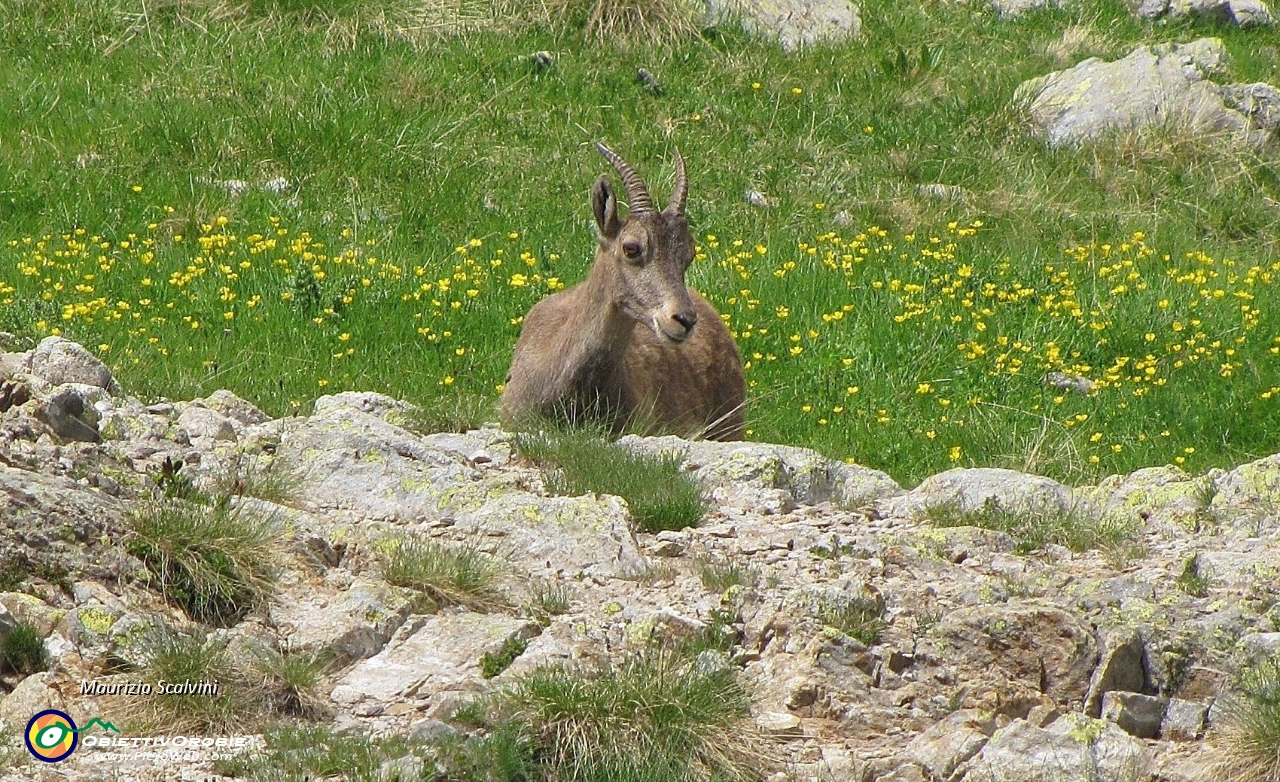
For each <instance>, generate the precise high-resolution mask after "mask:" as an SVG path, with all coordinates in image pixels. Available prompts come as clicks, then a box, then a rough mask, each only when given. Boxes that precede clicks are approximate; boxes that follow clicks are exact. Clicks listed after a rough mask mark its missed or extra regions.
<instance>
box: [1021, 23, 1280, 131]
mask: <svg viewBox="0 0 1280 782" xmlns="http://www.w3.org/2000/svg"><path fill="white" fill-rule="evenodd" d="M1225 58H1226V52H1225V50H1224V48H1223V46H1222V42H1221V41H1220V40H1218V39H1217V38H1201V39H1199V40H1195V41H1192V42H1190V43H1185V44H1158V45H1155V46H1143V47H1139V48H1138V49H1135V50H1134V51H1133V52H1131V53H1130V54H1129V55H1128V56H1126V57H1124V58H1123V59H1120V60H1116V61H1114V62H1104V61H1102V60H1099V59H1097V58H1092V59H1088V60H1085V61H1084V62H1082V63H1080V64H1078V65H1076V66H1075V67H1074V68H1071V69H1069V70H1065V71H1056V72H1054V73H1050V74H1048V75H1047V76H1041V77H1038V78H1035V79H1031V80H1029V81H1026V82H1024V83H1023V84H1022V85H1021V86H1020V87H1019V88H1018V93H1017V94H1018V99H1019V100H1020V101H1023V102H1024V103H1025V104H1026V106H1027V109H1028V113H1029V115H1030V119H1031V122H1032V124H1033V125H1034V126H1035V127H1036V128H1038V129H1039V131H1040V132H1041V133H1042V134H1043V135H1044V137H1045V139H1046V140H1047V141H1048V143H1049V145H1050V146H1052V147H1060V146H1067V145H1073V144H1080V143H1083V142H1086V141H1094V140H1097V139H1098V138H1100V137H1101V136H1102V135H1103V134H1105V133H1109V132H1112V131H1117V130H1128V129H1131V128H1137V127H1143V126H1172V127H1177V128H1183V129H1186V130H1188V131H1190V132H1194V133H1205V132H1227V133H1232V134H1235V135H1237V136H1239V137H1240V138H1241V139H1242V140H1243V141H1245V142H1247V143H1250V144H1261V143H1264V142H1265V141H1267V139H1268V138H1269V136H1270V133H1269V132H1268V131H1266V130H1265V129H1263V128H1261V127H1259V126H1256V125H1255V124H1254V122H1253V121H1252V119H1251V117H1250V116H1247V115H1246V114H1244V113H1241V111H1239V110H1237V109H1234V108H1231V107H1230V106H1228V105H1227V104H1226V102H1225V101H1224V98H1223V91H1222V88H1220V87H1219V86H1218V85H1216V84H1214V83H1213V82H1212V81H1210V78H1211V77H1213V76H1215V75H1217V74H1218V73H1220V72H1221V71H1222V68H1223V65H1224V61H1225Z"/></svg>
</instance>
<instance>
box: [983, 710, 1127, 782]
mask: <svg viewBox="0 0 1280 782" xmlns="http://www.w3.org/2000/svg"><path fill="white" fill-rule="evenodd" d="M1147 762H1148V760H1147V751H1146V749H1145V747H1143V745H1142V743H1141V742H1139V741H1138V740H1137V739H1135V738H1133V737H1132V736H1129V735H1127V734H1125V733H1123V732H1121V731H1120V729H1119V728H1117V727H1115V726H1114V725H1111V724H1110V723H1104V722H1096V721H1093V720H1089V719H1088V718H1078V719H1070V718H1064V719H1060V720H1058V721H1057V722H1055V723H1053V725H1051V726H1049V728H1037V727H1034V726H1032V725H1030V724H1029V723H1027V722H1026V721H1025V720H1014V721H1013V722H1012V723H1010V724H1009V725H1008V726H1007V727H1004V728H1001V729H1000V730H998V731H996V734H995V735H994V736H992V737H991V740H990V741H988V742H987V744H986V746H984V747H983V748H982V752H981V753H979V754H978V757H977V758H976V759H975V761H974V763H973V764H972V765H971V767H970V769H969V773H968V775H967V776H965V778H964V779H965V780H966V782H1008V781H1009V780H1015V779H1016V780H1018V782H1130V780H1133V779H1141V778H1142V777H1141V776H1140V774H1141V773H1142V772H1143V770H1144V769H1145V767H1146V765H1147Z"/></svg>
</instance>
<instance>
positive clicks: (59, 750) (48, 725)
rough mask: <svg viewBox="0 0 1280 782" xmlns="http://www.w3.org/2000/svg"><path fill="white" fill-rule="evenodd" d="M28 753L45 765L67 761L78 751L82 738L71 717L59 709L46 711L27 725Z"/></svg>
mask: <svg viewBox="0 0 1280 782" xmlns="http://www.w3.org/2000/svg"><path fill="white" fill-rule="evenodd" d="M26 740H27V751H28V752H30V753H31V754H32V755H34V756H35V757H36V759H37V760H43V761H44V762H45V763H57V762H58V761H59V760H66V759H67V758H68V757H70V756H71V753H72V752H75V751H76V745H77V744H78V743H80V737H79V736H78V735H76V724H75V722H74V721H73V720H72V719H71V717H70V715H68V714H67V713H65V712H61V711H58V710H57V709H45V710H44V711H42V712H40V713H39V714H37V715H36V716H34V717H32V718H31V721H30V722H28V723H27V735H26Z"/></svg>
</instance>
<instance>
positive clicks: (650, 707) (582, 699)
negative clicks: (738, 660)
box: [442, 648, 763, 782]
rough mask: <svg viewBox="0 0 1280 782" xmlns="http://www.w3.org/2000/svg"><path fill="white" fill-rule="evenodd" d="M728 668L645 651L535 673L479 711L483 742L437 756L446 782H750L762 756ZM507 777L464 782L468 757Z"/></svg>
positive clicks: (666, 652) (733, 673)
mask: <svg viewBox="0 0 1280 782" xmlns="http://www.w3.org/2000/svg"><path fill="white" fill-rule="evenodd" d="M749 705H750V704H749V698H748V695H747V692H746V690H745V689H744V688H743V686H742V684H741V683H740V682H739V680H738V674H737V672H736V671H735V670H734V669H732V668H724V667H716V666H713V665H700V664H698V663H697V662H696V661H695V658H694V657H692V656H690V655H688V654H683V653H676V652H673V651H671V650H663V649H657V648H654V649H647V650H645V651H644V652H641V653H638V654H636V655H633V656H631V657H628V658H626V659H624V660H622V661H620V662H617V663H615V664H613V665H610V666H608V667H607V668H604V669H600V670H571V669H567V668H542V669H538V670H536V671H533V672H531V673H530V674H528V675H526V676H525V677H524V678H523V679H521V680H520V681H519V682H517V683H515V684H513V685H511V686H510V687H509V688H507V689H506V690H505V691H503V692H502V693H501V694H500V695H498V696H497V697H496V699H495V700H494V701H493V702H491V703H489V704H488V706H487V709H486V711H485V714H486V715H487V719H488V720H489V721H490V723H491V728H492V730H490V731H488V732H487V736H488V738H486V739H481V740H474V739H473V740H471V741H469V742H462V743H459V744H457V745H455V746H453V747H452V748H450V749H449V751H448V752H445V753H443V754H442V763H443V765H444V766H445V767H446V769H448V770H447V771H446V778H447V779H450V780H453V779H459V780H462V779H466V780H471V779H502V780H508V779H510V780H515V779H551V780H599V782H605V780H635V781H636V782H642V781H643V782H659V781H661V782H675V781H676V780H684V781H686V782H697V781H700V780H725V781H726V782H727V781H728V780H746V779H755V778H757V776H758V771H759V769H760V768H761V764H762V758H763V756H762V755H761V754H760V753H759V752H758V742H757V740H756V739H754V738H753V736H754V731H753V729H752V728H751V726H750V724H749V717H748V715H749V711H748V709H749ZM493 756H496V757H497V758H498V760H496V761H494V762H493V763H492V764H490V763H486V764H484V765H482V766H480V767H483V768H488V767H491V766H492V767H494V768H497V767H502V768H505V769H507V770H508V771H507V773H508V774H510V776H501V775H500V776H497V777H484V776H468V773H470V774H475V772H474V771H470V772H468V771H467V765H468V764H474V763H475V762H476V760H477V758H478V757H493Z"/></svg>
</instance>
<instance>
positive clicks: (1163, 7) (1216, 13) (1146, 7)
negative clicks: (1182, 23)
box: [1137, 0, 1275, 26]
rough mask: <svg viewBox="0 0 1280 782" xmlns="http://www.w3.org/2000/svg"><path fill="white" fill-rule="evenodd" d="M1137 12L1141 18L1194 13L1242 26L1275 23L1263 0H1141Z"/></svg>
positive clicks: (1216, 20)
mask: <svg viewBox="0 0 1280 782" xmlns="http://www.w3.org/2000/svg"><path fill="white" fill-rule="evenodd" d="M1137 14H1138V16H1139V17H1141V18H1143V19H1159V18H1162V17H1174V18H1177V17H1183V16H1194V17H1197V18H1199V19H1202V20H1204V21H1209V22H1226V23H1229V24H1238V25H1241V26H1245V25H1268V24H1273V23H1274V22H1275V19H1274V18H1273V17H1272V15H1271V9H1269V8H1268V7H1267V4H1266V3H1264V2H1262V0H1142V3H1141V4H1140V5H1139V6H1138V10H1137Z"/></svg>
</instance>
